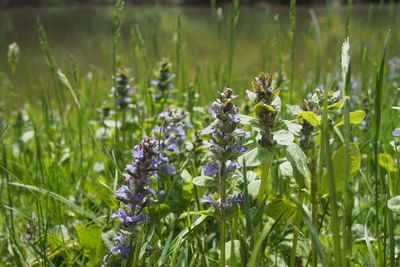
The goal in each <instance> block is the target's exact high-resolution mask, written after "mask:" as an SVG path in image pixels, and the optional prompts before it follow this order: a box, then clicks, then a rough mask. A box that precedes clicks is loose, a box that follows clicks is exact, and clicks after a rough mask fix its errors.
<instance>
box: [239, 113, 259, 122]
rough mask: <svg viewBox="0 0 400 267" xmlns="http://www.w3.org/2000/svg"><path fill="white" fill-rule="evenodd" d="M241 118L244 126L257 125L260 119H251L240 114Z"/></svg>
mask: <svg viewBox="0 0 400 267" xmlns="http://www.w3.org/2000/svg"><path fill="white" fill-rule="evenodd" d="M239 118H240V123H242V124H257V123H258V119H257V118H254V117H251V116H247V115H242V114H240V115H239Z"/></svg>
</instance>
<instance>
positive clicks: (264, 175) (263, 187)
mask: <svg viewBox="0 0 400 267" xmlns="http://www.w3.org/2000/svg"><path fill="white" fill-rule="evenodd" d="M270 165H271V162H270V161H267V162H264V163H263V164H262V165H261V184H260V190H259V191H258V196H257V202H258V203H261V201H262V200H263V199H264V195H265V192H266V191H267V186H268V173H269V167H270Z"/></svg>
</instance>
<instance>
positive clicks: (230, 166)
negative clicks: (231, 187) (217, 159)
mask: <svg viewBox="0 0 400 267" xmlns="http://www.w3.org/2000/svg"><path fill="white" fill-rule="evenodd" d="M239 168H240V165H239V163H237V162H234V161H231V160H228V161H226V163H225V172H226V173H231V172H234V171H235V170H236V169H239Z"/></svg>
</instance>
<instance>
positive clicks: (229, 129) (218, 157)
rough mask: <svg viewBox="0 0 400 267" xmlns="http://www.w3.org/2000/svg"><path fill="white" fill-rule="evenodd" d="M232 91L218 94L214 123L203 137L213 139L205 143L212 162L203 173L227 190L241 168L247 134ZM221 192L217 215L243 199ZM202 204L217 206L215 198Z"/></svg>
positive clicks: (212, 111) (212, 106)
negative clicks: (242, 125) (229, 181)
mask: <svg viewBox="0 0 400 267" xmlns="http://www.w3.org/2000/svg"><path fill="white" fill-rule="evenodd" d="M235 97H236V96H234V95H233V91H232V89H230V88H225V89H224V91H223V92H222V93H220V94H219V96H218V98H217V100H216V101H214V102H213V103H212V104H211V106H210V113H211V116H212V117H213V118H214V119H215V121H214V122H213V123H212V124H211V125H210V126H209V127H208V128H206V129H204V130H203V131H202V134H203V135H209V136H210V137H211V139H210V140H207V141H205V143H204V145H205V147H207V148H208V150H209V152H210V153H211V154H212V157H211V160H210V163H208V164H207V165H206V166H205V167H204V173H205V175H207V176H215V178H216V179H217V180H218V181H219V184H220V185H221V186H222V187H224V188H225V185H226V182H227V180H228V179H229V178H230V176H231V175H232V174H233V172H234V171H235V169H237V168H240V165H239V164H238V163H237V162H236V159H237V156H238V154H239V153H241V152H244V151H246V147H245V146H243V145H242V143H243V139H244V137H245V132H244V131H243V130H242V129H241V128H240V119H239V117H238V108H237V107H236V106H235V105H234V104H233V99H234V98H235ZM220 193H221V201H220V208H219V209H216V211H217V212H218V211H219V212H227V210H226V208H228V207H230V206H231V204H232V203H233V202H235V201H239V200H240V199H241V198H237V197H236V198H235V197H233V198H230V199H231V200H230V202H229V205H228V202H227V200H228V199H229V197H228V198H226V199H225V196H224V192H220ZM202 201H203V202H209V203H211V204H213V203H214V204H213V206H214V207H216V204H215V202H213V201H212V199H210V198H209V197H208V198H205V199H202Z"/></svg>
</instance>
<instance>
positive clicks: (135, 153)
mask: <svg viewBox="0 0 400 267" xmlns="http://www.w3.org/2000/svg"><path fill="white" fill-rule="evenodd" d="M132 155H133V157H134V158H136V159H141V158H143V157H144V155H143V153H142V152H141V151H140V148H139V146H135V147H134V148H133V150H132Z"/></svg>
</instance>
